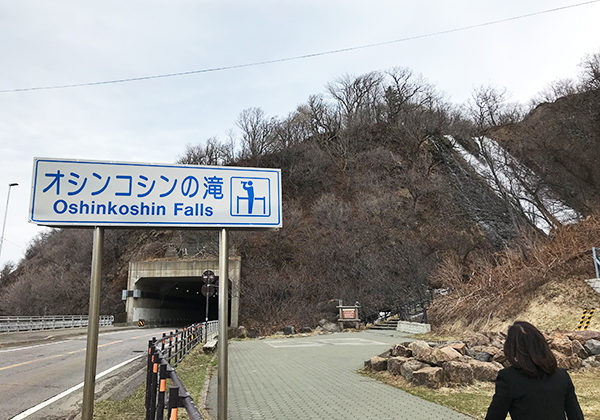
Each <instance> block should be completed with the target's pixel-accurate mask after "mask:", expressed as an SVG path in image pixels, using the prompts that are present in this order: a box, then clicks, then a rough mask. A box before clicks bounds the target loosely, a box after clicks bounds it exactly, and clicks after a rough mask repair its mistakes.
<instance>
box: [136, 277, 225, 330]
mask: <svg viewBox="0 0 600 420" xmlns="http://www.w3.org/2000/svg"><path fill="white" fill-rule="evenodd" d="M203 285H204V283H203V282H202V278H201V277H199V276H198V277H153V278H141V279H139V280H138V281H137V282H136V289H139V290H141V297H140V298H139V299H138V302H137V306H138V307H139V309H141V310H142V311H141V312H140V313H141V314H143V315H142V316H140V318H144V320H145V321H146V322H147V323H150V324H152V323H156V324H160V325H173V326H177V325H179V326H181V325H189V324H193V323H197V322H204V321H205V320H206V317H207V315H208V321H215V320H217V319H218V316H219V296H218V293H216V291H217V289H218V287H217V285H214V286H213V287H209V288H208V290H209V292H208V295H209V296H208V297H207V296H205V295H204V294H203V290H202V286H203ZM205 291H206V288H205ZM227 302H228V313H231V281H229V287H228V299H227ZM207 308H208V312H207ZM228 321H229V322H228V325H230V324H231V322H230V320H228Z"/></svg>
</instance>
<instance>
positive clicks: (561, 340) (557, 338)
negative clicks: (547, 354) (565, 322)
mask: <svg viewBox="0 0 600 420" xmlns="http://www.w3.org/2000/svg"><path fill="white" fill-rule="evenodd" d="M550 348H551V349H553V350H556V351H557V352H559V353H562V354H564V355H565V356H572V355H573V344H572V343H571V339H570V338H569V337H567V336H566V335H564V334H561V333H559V332H554V333H552V334H551V335H550Z"/></svg>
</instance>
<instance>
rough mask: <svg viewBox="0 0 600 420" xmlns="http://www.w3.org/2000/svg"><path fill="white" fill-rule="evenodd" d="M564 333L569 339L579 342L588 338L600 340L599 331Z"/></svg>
mask: <svg viewBox="0 0 600 420" xmlns="http://www.w3.org/2000/svg"><path fill="white" fill-rule="evenodd" d="M566 335H567V337H569V338H570V339H571V340H577V341H579V342H580V343H581V344H583V343H585V342H586V341H588V340H600V331H592V330H586V331H570V332H568V333H566Z"/></svg>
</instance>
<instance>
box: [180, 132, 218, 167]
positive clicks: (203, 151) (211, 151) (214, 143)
mask: <svg viewBox="0 0 600 420" xmlns="http://www.w3.org/2000/svg"><path fill="white" fill-rule="evenodd" d="M225 155H226V153H225V151H224V145H223V144H221V143H220V142H219V140H218V139H217V138H216V137H211V138H209V139H208V140H206V143H205V144H204V145H200V144H198V145H195V146H192V145H189V144H188V145H186V147H185V151H184V152H183V155H182V156H181V157H180V158H179V161H178V162H179V163H182V164H184V165H222V164H223V163H224V161H225Z"/></svg>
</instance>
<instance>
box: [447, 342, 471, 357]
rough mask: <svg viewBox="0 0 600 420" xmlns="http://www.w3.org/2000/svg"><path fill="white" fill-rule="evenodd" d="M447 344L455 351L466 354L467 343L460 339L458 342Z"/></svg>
mask: <svg viewBox="0 0 600 420" xmlns="http://www.w3.org/2000/svg"><path fill="white" fill-rule="evenodd" d="M449 346H450V347H452V348H453V349H454V350H456V351H457V352H459V353H460V354H462V355H463V356H464V355H466V354H467V345H466V344H465V343H463V342H462V341H460V342H458V343H450V344H449Z"/></svg>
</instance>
